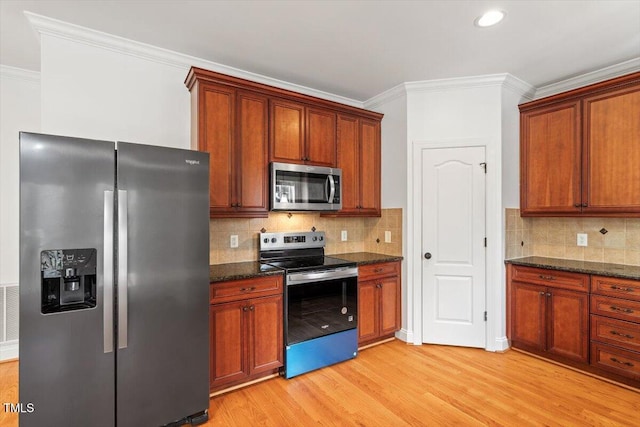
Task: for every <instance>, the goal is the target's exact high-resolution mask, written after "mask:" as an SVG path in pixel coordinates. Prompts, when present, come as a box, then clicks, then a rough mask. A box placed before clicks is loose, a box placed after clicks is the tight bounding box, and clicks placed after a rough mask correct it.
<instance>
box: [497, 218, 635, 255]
mask: <svg viewBox="0 0 640 427" xmlns="http://www.w3.org/2000/svg"><path fill="white" fill-rule="evenodd" d="M505 217H506V227H505V228H506V233H505V236H506V237H505V238H506V241H505V245H506V246H505V255H506V258H518V257H523V256H544V257H553V258H564V259H575V260H580V261H593V262H607V263H613V264H628V265H639V266H640V218H574V217H572V218H530V217H528V218H521V217H520V210H519V209H506V210H505ZM601 229H604V230H606V233H605V234H602V233H601V232H600V230H601ZM578 233H585V234H587V243H588V246H586V247H584V246H578V245H577V234H578Z"/></svg>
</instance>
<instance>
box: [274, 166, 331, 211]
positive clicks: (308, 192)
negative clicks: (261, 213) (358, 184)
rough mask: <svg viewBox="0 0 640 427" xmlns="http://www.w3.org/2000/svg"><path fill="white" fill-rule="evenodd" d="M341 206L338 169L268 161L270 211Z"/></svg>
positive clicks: (318, 209) (317, 209) (312, 209)
mask: <svg viewBox="0 0 640 427" xmlns="http://www.w3.org/2000/svg"><path fill="white" fill-rule="evenodd" d="M340 209H342V170H341V169H338V168H326V167H321V166H306V165H296V164H290V163H276V162H273V163H271V210H272V211H337V210H340Z"/></svg>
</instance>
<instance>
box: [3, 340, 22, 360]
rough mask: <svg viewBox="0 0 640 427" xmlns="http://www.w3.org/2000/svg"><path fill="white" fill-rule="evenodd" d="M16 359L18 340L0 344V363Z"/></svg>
mask: <svg viewBox="0 0 640 427" xmlns="http://www.w3.org/2000/svg"><path fill="white" fill-rule="evenodd" d="M17 358H18V340H15V341H8V342H0V362H1V361H3V360H9V359H17Z"/></svg>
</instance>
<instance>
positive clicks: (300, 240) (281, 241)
mask: <svg viewBox="0 0 640 427" xmlns="http://www.w3.org/2000/svg"><path fill="white" fill-rule="evenodd" d="M259 239H260V251H273V250H282V249H308V248H323V247H324V245H325V243H326V240H325V239H326V237H325V233H324V231H302V232H287V233H260V236H259Z"/></svg>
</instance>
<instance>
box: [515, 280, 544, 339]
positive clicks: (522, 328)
mask: <svg viewBox="0 0 640 427" xmlns="http://www.w3.org/2000/svg"><path fill="white" fill-rule="evenodd" d="M545 295H546V291H545V288H544V287H542V286H536V285H530V284H527V283H520V282H512V284H511V333H512V336H511V340H512V341H513V344H514V346H516V347H522V348H530V349H534V350H539V351H543V350H544V349H545V333H546V328H545V325H546V321H545V302H546V301H545V299H546V296H545Z"/></svg>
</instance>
